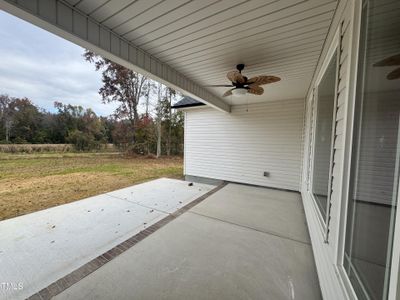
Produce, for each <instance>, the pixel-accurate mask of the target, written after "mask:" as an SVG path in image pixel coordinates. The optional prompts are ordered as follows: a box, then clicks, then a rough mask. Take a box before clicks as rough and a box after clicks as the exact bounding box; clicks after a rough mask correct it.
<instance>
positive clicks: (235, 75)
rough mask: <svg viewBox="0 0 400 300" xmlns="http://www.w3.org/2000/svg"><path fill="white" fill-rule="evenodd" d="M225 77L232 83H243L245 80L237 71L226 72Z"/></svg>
mask: <svg viewBox="0 0 400 300" xmlns="http://www.w3.org/2000/svg"><path fill="white" fill-rule="evenodd" d="M226 77H228V79H229V80H230V81H232V82H236V83H241V84H243V83H245V81H246V80H245V79H244V77H243V75H242V74H241V73H240V72H239V71H230V72H228V74H226Z"/></svg>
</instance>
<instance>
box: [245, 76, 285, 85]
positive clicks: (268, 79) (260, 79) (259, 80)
mask: <svg viewBox="0 0 400 300" xmlns="http://www.w3.org/2000/svg"><path fill="white" fill-rule="evenodd" d="M279 80H281V79H280V78H279V77H276V76H263V75H261V76H255V77H252V78H250V79H249V80H247V83H248V84H254V85H263V84H268V83H273V82H277V81H279Z"/></svg>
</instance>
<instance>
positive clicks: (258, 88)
mask: <svg viewBox="0 0 400 300" xmlns="http://www.w3.org/2000/svg"><path fill="white" fill-rule="evenodd" d="M249 87H250V89H248V90H247V92H248V93H250V94H254V95H262V94H264V89H263V88H262V87H261V86H258V85H250V86H249Z"/></svg>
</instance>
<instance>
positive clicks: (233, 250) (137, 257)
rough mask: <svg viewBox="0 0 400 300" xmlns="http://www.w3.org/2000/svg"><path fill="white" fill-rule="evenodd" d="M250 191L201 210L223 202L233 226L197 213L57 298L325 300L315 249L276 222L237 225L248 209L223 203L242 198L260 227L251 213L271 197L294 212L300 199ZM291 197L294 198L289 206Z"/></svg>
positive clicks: (242, 190) (164, 229)
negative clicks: (277, 231)
mask: <svg viewBox="0 0 400 300" xmlns="http://www.w3.org/2000/svg"><path fill="white" fill-rule="evenodd" d="M232 186H233V187H232ZM249 188H250V189H258V188H254V187H247V186H243V185H232V184H229V185H228V186H226V187H225V188H223V189H221V190H219V191H218V192H216V193H215V194H213V195H212V196H210V197H209V198H208V199H206V200H204V202H202V203H201V204H199V205H198V206H200V205H201V206H202V207H203V211H202V212H203V213H204V212H205V211H206V210H207V211H212V209H211V207H216V203H215V202H220V201H221V204H220V206H218V207H219V209H221V210H223V209H227V210H230V211H231V213H232V215H233V217H232V218H231V219H229V218H228V217H226V218H227V220H226V221H225V220H220V219H216V218H215V217H214V216H207V215H203V214H202V215H200V214H198V212H197V211H198V209H197V208H198V207H194V208H192V209H191V210H189V211H187V212H186V213H184V214H183V215H181V216H179V217H178V218H176V219H175V220H173V221H171V222H170V223H168V224H167V225H165V226H164V227H162V228H160V229H159V230H157V231H156V232H154V233H153V234H151V235H150V236H148V237H147V238H146V239H144V240H142V241H141V242H139V243H138V244H136V245H135V246H133V247H132V248H130V249H128V250H126V251H125V252H124V253H122V254H120V255H119V256H117V257H116V258H114V259H113V260H112V261H110V262H108V263H106V264H105V265H103V266H102V267H100V268H99V269H97V270H96V271H94V272H93V273H91V274H89V275H88V276H86V277H85V278H83V279H82V280H81V281H79V282H77V283H76V284H74V285H72V286H71V287H69V288H68V289H66V290H64V291H63V292H62V293H60V294H59V295H57V296H56V297H55V299H193V300H194V299H196V300H197V299H274V300H279V299H290V300H293V299H307V300H313V299H321V294H320V289H319V284H318V278H317V274H316V269H315V265H314V259H313V255H312V249H311V245H309V244H308V243H305V242H303V241H297V239H301V238H304V236H300V237H298V236H295V238H294V239H291V238H287V237H280V236H278V235H275V234H270V233H269V231H271V229H270V228H269V224H272V225H273V226H272V227H273V228H276V227H277V225H276V224H274V222H273V221H270V222H262V226H261V225H260V226H258V227H262V228H263V229H265V230H264V231H260V230H258V229H253V228H251V227H249V226H244V225H242V224H236V223H234V222H236V220H237V219H236V216H237V214H235V213H234V212H235V209H236V210H240V209H241V206H240V205H236V206H234V208H230V205H231V203H230V202H229V201H224V197H225V196H230V195H231V192H233V191H235V193H236V197H237V198H238V199H237V200H236V201H237V202H239V199H240V198H241V199H242V201H244V202H248V205H249V209H247V210H246V211H247V212H248V213H249V214H248V219H247V220H245V219H243V220H241V221H243V222H244V221H246V222H245V223H246V224H253V223H254V224H253V225H254V226H255V225H257V224H256V223H255V221H254V220H253V221H252V222H253V223H251V222H250V221H251V220H250V219H253V217H254V215H255V212H253V211H252V210H259V209H260V208H262V209H265V208H266V206H264V205H263V206H262V207H259V205H257V204H256V203H258V202H259V201H261V200H264V201H266V202H268V201H270V200H269V199H265V195H266V194H269V192H270V193H271V195H275V197H272V199H277V198H280V199H281V200H282V199H283V200H282V201H283V206H285V204H286V206H287V210H288V211H291V210H292V209H293V207H292V203H291V201H295V198H294V197H293V196H291V193H286V192H280V191H275V190H270V189H264V190H265V192H264V193H261V192H260V191H256V192H255V193H254V194H253V197H251V198H248V196H249V190H248V189H249ZM280 193H282V194H280ZM216 195H218V197H215V196H216ZM224 195H225V196H224ZM285 196H289V197H293V199H292V200H290V201H286V200H284V199H285ZM226 200H229V199H226ZM253 201H255V203H252V202H253ZM272 201H273V200H272ZM278 207H280V206H278ZM269 209H273V206H272V207H269ZM265 213H266V212H265ZM270 214H271V213H270ZM266 216H268V214H267V215H266ZM242 218H244V216H242ZM304 218H305V216H304V215H303V219H301V220H298V221H299V224H298V226H302V224H303V222H304ZM258 220H259V221H262V218H259V219H258ZM296 220H297V219H295V220H294V221H291V222H293V223H295V222H296ZM276 222H278V223H279V222H280V219H276ZM300 233H301V234H303V232H300Z"/></svg>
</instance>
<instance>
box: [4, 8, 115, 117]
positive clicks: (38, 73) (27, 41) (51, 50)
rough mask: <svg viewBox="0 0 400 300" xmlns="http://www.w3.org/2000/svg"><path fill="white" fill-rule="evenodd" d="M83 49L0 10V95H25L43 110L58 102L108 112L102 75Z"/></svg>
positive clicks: (97, 111)
mask: <svg viewBox="0 0 400 300" xmlns="http://www.w3.org/2000/svg"><path fill="white" fill-rule="evenodd" d="M83 52H84V49H82V48H81V47H79V46H77V45H75V44H72V43H71V42H69V41H66V40H64V39H62V38H59V37H57V36H55V35H53V34H51V33H49V32H47V31H44V30H42V29H40V28H38V27H35V26H34V25H31V24H29V23H27V22H25V21H23V20H20V19H18V18H16V17H13V16H11V15H9V14H7V13H5V12H1V11H0V58H1V62H2V63H1V64H0V94H4V93H5V94H8V95H10V96H14V97H27V98H29V99H31V100H32V101H33V102H34V103H35V104H36V105H38V106H39V107H42V108H44V109H46V110H50V111H51V110H53V102H54V101H61V102H63V103H70V104H73V105H81V106H83V107H85V108H92V109H93V110H94V111H95V112H96V113H97V114H99V115H109V114H111V113H112V112H113V111H114V109H115V107H116V106H117V105H116V104H115V103H112V104H102V103H101V97H100V95H99V94H98V90H99V88H100V87H101V84H102V83H101V74H100V73H99V72H96V71H95V70H94V66H93V65H91V64H90V63H88V62H85V60H84V58H83V57H82V54H83Z"/></svg>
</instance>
